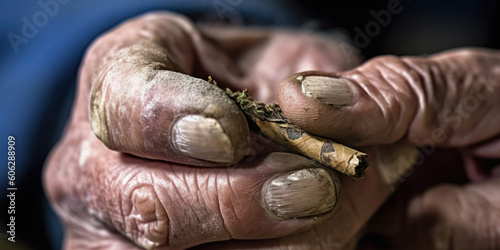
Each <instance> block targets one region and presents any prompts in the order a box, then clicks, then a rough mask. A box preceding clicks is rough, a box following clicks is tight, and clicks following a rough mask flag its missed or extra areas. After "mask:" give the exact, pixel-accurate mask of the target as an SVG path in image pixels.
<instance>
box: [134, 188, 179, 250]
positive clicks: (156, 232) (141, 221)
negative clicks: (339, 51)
mask: <svg viewBox="0 0 500 250" xmlns="http://www.w3.org/2000/svg"><path fill="white" fill-rule="evenodd" d="M130 201H131V204H132V206H131V209H130V211H128V212H127V214H125V215H124V221H125V226H126V235H127V236H128V237H130V238H132V239H133V240H134V242H136V243H137V244H138V245H140V246H142V247H144V248H148V249H149V248H156V247H159V246H161V245H163V244H165V243H167V239H168V233H169V218H168V215H167V212H166V211H165V208H164V207H163V205H162V203H161V202H160V199H159V197H158V194H157V192H156V191H155V188H154V186H153V185H137V187H134V188H133V189H132V191H131V193H130Z"/></svg>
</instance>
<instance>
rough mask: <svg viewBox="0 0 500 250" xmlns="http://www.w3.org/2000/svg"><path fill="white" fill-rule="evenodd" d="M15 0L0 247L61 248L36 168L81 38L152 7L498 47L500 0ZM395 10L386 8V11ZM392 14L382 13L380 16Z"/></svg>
mask: <svg viewBox="0 0 500 250" xmlns="http://www.w3.org/2000/svg"><path fill="white" fill-rule="evenodd" d="M329 4H330V5H325V1H319V0H297V1H284V0H282V1H264V0H206V1H194V0H180V1H177V0H170V1H166V0H164V1H160V0H141V1H133V0H120V1H118V0H109V1H97V0H86V1H81V0H17V1H3V2H2V4H1V8H0V35H1V36H0V115H1V116H0V117H1V119H2V120H1V124H0V144H2V145H3V146H1V150H2V151H1V155H3V157H2V160H1V161H2V164H1V166H2V167H1V168H0V225H1V226H0V249H60V248H61V240H62V237H63V230H62V226H61V224H60V222H59V220H58V219H57V217H56V216H55V214H54V212H53V211H52V209H51V208H50V206H49V204H48V202H47V200H46V198H45V196H44V192H43V188H42V183H41V173H42V169H43V164H44V161H45V158H46V157H47V154H48V153H49V152H50V150H51V148H52V147H53V146H54V145H55V143H57V141H58V140H59V138H60V136H61V133H62V131H63V129H64V126H65V123H66V121H67V119H68V117H69V115H70V111H71V106H72V102H73V98H74V90H75V85H76V79H77V73H78V66H79V64H80V61H81V60H82V57H83V55H84V52H85V49H86V48H87V47H88V45H89V44H90V43H91V42H92V41H93V40H94V39H95V38H96V37H97V36H99V35H100V34H102V33H103V32H105V31H106V30H108V29H110V28H112V27H113V26H115V25H116V24H118V23H120V22H122V21H123V20H126V19H128V18H130V17H133V16H136V15H138V14H141V13H144V12H147V11H151V10H170V11H173V12H178V13H182V14H185V15H187V16H189V17H190V18H191V19H192V20H194V21H195V22H199V23H202V22H203V23H207V22H209V23H229V24H232V25H252V26H275V27H277V28H280V27H281V28H285V27H286V28H294V29H303V30H307V31H308V32H311V33H328V34H331V35H332V36H335V37H337V38H338V39H344V40H345V41H346V42H349V43H351V44H353V45H354V46H355V47H357V50H356V51H354V52H355V53H361V54H363V55H364V56H365V58H367V59H369V58H371V57H374V56H377V55H381V54H395V55H427V54H432V53H436V52H440V51H442V50H447V49H452V48H456V47H463V46H478V47H489V48H499V46H500V33H499V32H495V31H497V30H499V28H500V19H499V18H500V15H498V14H497V13H499V12H498V11H499V7H500V6H499V3H498V1H493V0H481V1H473V0H468V1H464V0H462V1H460V0H456V1H451V0H444V1H439V3H438V2H436V1H430V0H401V1H396V0H387V1H352V0H349V1H329ZM388 10H393V12H392V13H391V12H388ZM387 13H390V15H389V17H388V16H387V15H386V14H387ZM8 136H14V137H15V138H16V180H15V185H16V187H17V188H18V190H17V192H16V215H15V216H16V238H15V239H16V244H10V243H9V242H8V241H7V236H8V235H7V233H6V232H7V231H8V230H7V227H6V224H7V223H8V219H9V216H10V215H9V214H8V213H7V210H8V209H7V208H8V206H9V205H8V200H7V196H6V195H7V190H6V188H7V184H8V183H7V182H8V179H7V172H8V169H7V137H8Z"/></svg>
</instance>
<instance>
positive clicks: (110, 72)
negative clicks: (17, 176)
mask: <svg viewBox="0 0 500 250" xmlns="http://www.w3.org/2000/svg"><path fill="white" fill-rule="evenodd" d="M150 52H151V53H150ZM148 53H149V54H148ZM143 55H145V56H143ZM155 56H157V57H155ZM346 56H347V57H346ZM158 58H160V59H158ZM499 58H500V55H498V52H494V51H481V50H464V51H458V52H451V53H449V54H442V55H437V56H434V57H432V59H419V58H415V59H411V58H410V59H408V58H406V59H400V58H397V57H382V58H378V59H375V60H372V61H370V62H368V63H366V64H364V65H362V66H361V67H358V68H356V69H354V70H353V71H347V72H346V73H338V74H334V76H337V77H345V78H347V79H349V80H351V81H352V82H353V83H354V86H355V87H356V88H358V93H359V96H358V97H357V100H356V103H355V104H353V105H351V106H348V107H342V108H337V107H331V106H328V105H324V104H322V103H319V102H317V101H315V100H312V99H308V98H307V97H305V96H304V95H303V94H301V93H300V86H297V83H296V82H294V80H293V79H294V78H293V76H292V77H291V78H288V79H287V80H286V81H284V82H283V84H281V87H280V85H279V83H280V82H282V81H283V79H285V78H287V76H290V75H292V74H294V73H297V72H301V71H305V70H312V69H314V70H318V71H323V72H344V71H346V70H348V69H351V68H353V67H355V66H356V65H357V64H359V63H360V59H359V58H357V57H355V56H353V55H352V54H345V53H343V51H342V49H341V47H340V46H339V43H338V42H337V41H335V40H332V39H329V38H326V37H321V36H318V35H311V34H305V33H300V32H297V31H276V30H263V29H251V28H246V29H242V28H230V27H220V28H213V27H196V26H194V25H193V24H192V23H191V22H190V21H189V20H187V19H185V18H184V17H182V16H179V15H177V14H174V13H166V12H159V13H150V14H147V15H144V16H141V17H138V18H136V19H133V20H130V21H127V22H125V23H124V24H122V25H120V26H119V27H117V28H116V29H114V30H112V31H110V32H109V33H107V34H105V35H104V36H102V37H101V38H99V39H98V40H97V41H96V42H95V43H94V44H93V45H92V46H91V48H90V49H89V51H88V52H87V55H86V57H85V59H84V61H83V64H82V68H81V72H80V79H79V86H78V95H77V99H76V101H75V107H74V111H73V115H72V118H71V120H70V122H69V124H68V127H67V130H66V133H65V135H64V137H63V139H62V140H61V142H60V143H59V145H58V146H57V147H56V149H55V150H54V151H53V152H52V154H51V156H50V158H49V160H48V162H47V166H46V169H45V173H44V183H45V189H46V192H47V194H48V196H49V198H50V200H51V203H52V205H53V207H54V208H55V210H56V211H57V213H58V214H59V216H60V217H61V218H62V220H63V222H64V225H65V232H66V235H65V242H64V246H65V248H66V249H88V248H91V249H109V248H115V249H135V248H137V247H143V248H152V247H154V246H156V247H157V248H160V249H183V248H189V247H196V246H198V247H200V248H208V249H210V248H213V247H216V248H221V249H223V248H236V247H238V248H248V249H255V248H268V249H269V248H273V249H274V248H275V249H310V248H318V249H340V248H346V247H354V246H355V241H356V239H357V236H358V235H359V234H358V232H360V229H362V228H363V226H364V225H365V224H366V223H367V221H368V220H369V218H370V217H371V216H372V215H373V214H374V213H375V211H376V210H377V209H378V208H379V207H380V206H381V205H382V203H383V202H384V201H385V200H386V199H387V198H388V197H389V195H390V194H391V186H390V185H389V184H388V183H386V181H385V180H384V178H383V176H382V174H381V171H380V170H381V169H382V168H384V166H381V165H379V164H378V162H379V161H378V159H377V158H378V156H377V155H378V154H377V152H378V150H379V148H381V147H379V146H377V145H378V144H387V143H396V142H398V141H406V142H410V143H418V142H419V141H418V140H423V139H426V138H429V136H430V135H429V133H432V131H433V128H440V127H441V125H443V123H440V121H439V120H438V119H437V118H436V117H439V114H438V113H437V112H441V111H446V110H447V109H449V108H450V107H453V105H456V104H457V103H459V102H460V100H462V99H463V98H464V95H466V94H467V93H471V92H474V90H475V88H476V87H477V86H479V85H475V84H474V82H475V79H477V78H474V77H473V76H480V75H486V76H487V77H489V78H487V79H490V80H489V81H488V82H495V80H496V79H499V78H496V74H495V72H496V71H494V70H492V66H494V65H498V64H499V62H500V59H499ZM426 60H432V63H435V64H430V63H428V61H426ZM151 65H156V66H151ZM158 65H160V66H158ZM429 65H430V66H429ZM150 66H151V67H150ZM453 67H456V68H453ZM464 69H468V70H471V72H474V74H472V76H471V77H469V75H471V74H468V73H470V72H467V71H465V70H464ZM173 71H175V72H180V73H184V74H187V75H190V76H193V77H196V78H201V79H206V77H207V76H208V75H211V76H212V77H213V78H214V79H216V80H217V82H218V83H219V87H230V88H232V89H243V88H248V89H249V90H250V92H251V93H252V95H254V97H256V98H257V99H258V100H261V101H264V102H268V103H271V102H276V101H279V103H280V105H281V106H282V108H283V111H284V112H285V115H287V117H289V118H290V119H291V120H292V121H294V122H295V123H296V124H298V125H300V126H302V127H303V128H305V129H306V130H308V131H310V132H312V133H315V134H319V135H322V136H325V137H328V138H332V139H335V140H339V141H341V142H344V143H348V144H349V145H352V146H363V147H364V148H363V150H364V151H366V152H367V153H368V154H370V156H371V157H370V168H368V169H367V173H366V176H365V178H363V179H362V180H359V181H355V180H352V179H350V178H349V177H344V176H340V179H341V182H342V197H343V199H342V201H341V203H340V204H339V206H338V209H337V210H335V211H333V212H328V213H325V214H321V215H317V216H313V217H306V218H298V219H292V220H276V219H275V218H272V217H270V216H269V215H268V214H267V212H266V210H265V209H264V208H263V206H262V197H261V189H262V186H263V185H264V183H265V182H266V181H267V180H268V179H269V178H271V177H273V176H276V175H278V174H280V173H287V172H290V171H292V170H297V169H304V168H319V167H320V166H318V165H317V164H315V163H313V162H311V161H310V160H308V159H305V158H303V157H301V156H296V155H291V154H288V153H276V152H274V153H273V152H272V151H276V149H278V147H277V146H276V145H274V144H272V143H270V142H264V141H263V140H258V139H255V138H254V139H252V140H251V142H252V143H251V145H247V144H245V143H244V141H245V138H239V136H241V131H244V129H245V128H246V129H247V128H248V127H247V125H246V123H245V121H244V119H242V115H241V114H239V113H238V111H236V110H237V109H234V110H235V111H234V112H233V111H231V112H227V113H228V114H227V115H226V113H224V112H221V111H217V110H215V111H214V110H211V109H210V110H208V111H207V110H206V109H203V107H202V106H203V105H205V106H206V104H203V105H201V104H199V102H193V103H194V104H193V105H191V106H190V105H189V102H186V104H183V105H182V106H176V105H173V104H172V103H173V102H175V100H176V98H179V101H180V102H182V101H185V99H187V100H189V98H193V100H195V99H201V98H205V99H207V98H210V99H209V100H208V101H207V102H209V104H214V105H213V106H217V104H218V103H222V102H224V100H223V98H225V97H224V96H213V97H207V96H204V95H203V93H204V92H203V91H204V90H203V88H207V89H206V91H205V92H210V91H212V90H211V89H212V88H215V86H213V85H193V86H183V85H182V83H178V82H172V83H169V82H167V83H166V84H165V86H175V88H176V89H181V90H182V89H199V88H201V90H200V92H196V91H195V93H194V94H192V96H189V95H190V94H189V92H188V94H186V95H185V96H180V97H176V95H174V94H173V93H171V92H169V91H168V90H169V89H168V87H167V89H163V90H162V89H160V90H159V91H158V94H155V95H156V96H152V98H158V100H159V101H158V102H157V103H156V104H158V110H163V111H164V112H162V113H159V115H158V117H159V118H158V117H155V118H154V119H157V120H153V121H156V123H154V122H153V123H151V124H149V125H150V126H149V127H148V129H152V131H153V132H152V134H151V135H155V134H154V132H156V131H158V132H160V131H161V132H162V133H163V132H165V131H166V132H165V133H167V134H168V133H169V132H170V129H171V126H172V123H173V121H175V119H176V117H177V116H179V115H185V114H193V113H194V114H200V113H201V114H205V113H204V112H213V113H210V114H216V115H214V117H215V118H217V120H218V121H219V122H220V124H221V125H222V126H224V128H225V130H226V131H228V133H229V134H230V137H231V139H232V140H233V142H234V144H236V145H237V144H238V143H239V142H242V145H243V146H241V147H240V148H239V149H238V150H239V151H237V152H236V154H235V157H234V161H233V162H230V163H226V164H221V163H213V162H207V161H202V160H197V159H194V158H191V157H187V156H182V155H177V154H176V153H175V151H173V150H165V151H163V152H158V151H152V149H151V148H148V147H144V144H141V143H143V142H142V141H141V140H149V138H146V139H144V138H140V137H137V136H136V135H138V134H136V133H134V131H132V132H131V133H130V134H125V135H113V136H119V137H120V138H122V137H123V138H125V139H128V138H130V140H125V141H126V142H127V145H125V146H124V147H123V149H120V150H121V151H122V152H118V151H112V150H110V149H108V148H107V147H106V146H105V145H104V144H103V142H102V141H100V140H99V139H98V138H97V137H96V136H95V135H94V133H93V131H92V130H91V125H90V121H89V116H90V115H91V114H89V106H90V104H89V100H90V99H91V88H92V86H93V85H95V84H100V82H101V81H112V82H116V83H120V82H123V83H124V84H125V85H126V83H128V81H129V79H130V78H132V77H136V76H137V77H138V78H141V79H144V81H153V82H162V81H165V79H170V78H169V74H171V73H169V72H173ZM318 74H322V75H328V74H330V73H328V74H327V73H318ZM332 74H333V73H332ZM96 79H97V80H96ZM436 82H442V83H443V85H439V84H437V83H436ZM497 82H500V81H497ZM458 83H461V84H458ZM118 86H119V85H118ZM162 86H163V85H162ZM454 86H457V87H454ZM481 86H483V85H481ZM498 90H499V89H498V85H494V84H493V85H492V88H488V91H489V92H488V93H490V96H488V98H487V99H485V100H482V102H481V105H482V106H481V108H480V109H477V110H479V112H474V113H472V114H471V115H472V116H473V118H472V119H462V120H461V124H460V126H458V125H457V127H458V128H457V129H453V126H452V125H454V123H452V124H451V125H449V126H448V127H445V128H446V129H447V130H446V133H447V134H451V135H452V136H450V137H447V139H446V141H444V142H439V143H437V144H438V146H444V147H460V148H466V152H467V153H464V154H468V155H473V156H480V157H486V158H495V159H498V158H499V156H500V155H499V154H498V152H500V148H499V145H500V143H499V142H498V139H497V140H496V141H495V140H491V139H492V138H495V137H498V134H499V131H500V130H499V128H498V126H495V125H496V124H498V122H499V117H498V116H495V115H494V114H496V113H498V111H500V110H499V109H500V108H499V106H500V105H494V104H496V103H498V100H499V97H500V94H499V91H498ZM210 93H211V92H210ZM437 95H439V96H440V98H435V97H434V96H437ZM130 96H133V95H130ZM276 97H278V99H276ZM441 97H442V98H441ZM181 98H182V99H184V100H182V101H181ZM221 98H222V99H221ZM125 100H129V99H125ZM415 100H418V102H416V101H415ZM374 103H375V104H374ZM134 104H137V103H136V101H134V99H133V98H132V101H129V102H124V104H123V105H124V106H125V107H127V108H130V110H131V111H130V112H128V113H129V114H130V115H131V117H134V115H136V113H135V112H140V111H137V110H138V109H136V108H135V107H133V105H134ZM197 105H199V106H197ZM224 105H228V104H224ZM208 106H210V105H208ZM228 108H229V109H232V107H229V106H228ZM304 108H305V109H304ZM312 116H314V117H321V118H322V119H320V122H317V121H314V122H312V123H308V121H309V120H310V118H311V117H312ZM137 117H140V115H139V114H137ZM151 118H153V117H151ZM486 118H488V119H486ZM116 119H117V120H116V123H117V124H122V123H123V122H128V123H127V124H129V125H127V126H125V127H130V126H132V127H133V128H135V127H134V126H139V125H137V124H136V123H134V121H133V120H132V121H131V120H128V121H126V119H123V121H121V120H120V119H122V118H119V117H117V118H116ZM455 122H457V121H455ZM478 124H479V125H478ZM144 129H145V128H142V127H138V129H137V130H141V131H143V130H144ZM241 129H243V130H241ZM231 131H235V132H231ZM238 131H240V132H238ZM332 131H333V132H332ZM391 131H395V132H394V133H389V132H391ZM152 137H154V136H152ZM151 140H154V139H151ZM486 141H489V142H490V143H489V144H488V143H485V142H486ZM155 142H156V141H155ZM162 143H163V142H162ZM166 145H167V146H166V147H167V149H168V147H169V146H168V143H167V144H166ZM245 145H246V146H245ZM468 146H474V147H468ZM134 147H137V148H138V150H137V148H135V151H134ZM247 147H249V148H250V149H249V150H248V152H252V153H254V154H258V156H257V157H255V156H245V157H244V155H245V153H242V152H246V151H247V150H246V149H247ZM130 148H132V149H130ZM123 152H125V153H123ZM134 152H140V154H137V153H134ZM126 153H131V154H135V155H131V154H126ZM136 155H139V156H141V157H138V156H136ZM242 157H244V158H242ZM146 158H151V159H159V160H149V159H146ZM466 159H469V160H470V159H472V157H469V158H467V157H466ZM238 162H239V163H238ZM234 163H238V164H234ZM228 165H232V166H230V167H226V166H228ZM469 165H474V162H473V160H470V161H469ZM382 172H383V171H382ZM481 179H482V182H478V183H474V184H470V185H467V186H464V187H458V186H444V187H435V188H432V189H429V190H426V191H425V192H424V193H423V194H420V195H416V196H408V197H404V198H405V199H404V200H405V204H410V206H408V207H409V208H408V210H405V209H406V207H405V208H404V209H399V208H397V209H396V208H394V207H392V206H388V207H387V208H384V211H392V210H394V209H396V210H395V211H397V212H398V213H401V214H402V215H401V216H399V217H398V218H403V219H400V220H399V221H398V222H397V223H396V222H395V224H397V225H400V227H401V228H405V226H407V225H409V224H405V223H406V222H407V221H411V222H413V221H418V218H420V217H422V216H423V215H425V214H427V213H429V211H431V212H433V214H434V213H435V214H436V217H435V220H434V221H432V222H433V223H426V224H425V225H422V226H420V227H418V228H417V227H415V228H417V229H418V230H419V234H418V236H419V237H416V239H415V240H421V241H420V244H422V245H423V246H425V247H428V248H432V247H435V248H436V249H444V248H446V249H447V248H453V247H455V248H457V247H458V246H460V247H462V246H478V244H483V245H480V246H485V247H484V248H485V249H489V248H492V246H493V247H494V246H498V245H495V244H497V243H498V239H499V237H497V236H498V233H499V231H498V228H497V227H495V225H497V224H498V223H499V221H498V218H497V217H496V216H495V215H498V214H500V211H499V209H498V206H497V205H495V204H499V203H498V202H499V201H500V195H498V194H497V193H498V192H495V191H494V188H495V187H498V185H500V184H499V182H498V181H496V179H495V178H494V177H491V176H487V177H484V176H483V177H482V178H481ZM311 195H313V194H311ZM443 197H445V198H446V199H443ZM384 211H381V213H380V215H377V216H378V217H380V216H382V217H383V216H384V214H383V212H384ZM478 211H482V212H478ZM389 214H390V213H389ZM455 214H460V215H461V216H455ZM478 215H484V216H486V215H491V216H490V217H489V218H483V217H480V218H479V217H477V216H478ZM386 217H387V218H385V217H383V218H385V219H383V220H382V221H383V222H382V224H383V223H386V221H391V220H392V219H393V218H395V217H396V216H394V217H391V216H386ZM374 223H377V222H376V220H374ZM378 224H379V225H380V224H381V223H380V222H379V223H378ZM374 228H375V231H376V232H377V233H379V234H382V235H385V236H387V237H389V239H396V240H394V245H393V246H395V247H398V246H401V245H398V244H404V243H406V244H408V243H409V242H410V240H413V239H411V237H407V236H406V235H408V230H406V231H405V230H394V231H391V232H389V233H387V232H385V231H384V229H383V227H382V229H379V228H377V227H374ZM409 231H411V230H409ZM485 235H486V236H485ZM479 236H481V237H482V238H481V237H479ZM404 237H406V238H405V239H407V238H409V239H407V240H406V242H404V241H403V242H402V241H400V240H399V239H402V238H404ZM485 237H486V239H485ZM450 239H451V240H450ZM248 240H251V241H248ZM455 241H456V242H455ZM467 244H471V245H467ZM409 245H410V246H421V245H415V244H413V245H411V244H409ZM405 246H406V245H405ZM488 247H489V248H488Z"/></svg>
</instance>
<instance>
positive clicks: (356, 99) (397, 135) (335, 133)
mask: <svg viewBox="0 0 500 250" xmlns="http://www.w3.org/2000/svg"><path fill="white" fill-rule="evenodd" d="M499 83H500V52H498V51H493V50H485V49H481V50H480V49H461V50H455V51H449V52H445V53H441V54H437V55H433V56H430V57H395V56H381V57H378V58H375V59H372V60H370V61H368V62H366V63H365V64H363V65H361V66H359V67H358V68H356V69H353V70H351V71H348V72H341V73H324V72H314V71H312V72H302V73H298V74H295V75H292V76H290V77H289V78H287V79H286V80H285V81H284V82H283V83H282V84H281V87H280V92H279V97H278V98H279V104H280V106H281V108H282V110H283V112H284V114H285V115H286V116H287V117H288V118H289V119H290V120H291V121H292V122H294V123H295V124H297V125H299V126H301V127H302V128H304V129H305V130H307V131H309V132H311V133H314V134H317V135H320V136H323V137H328V138H332V139H335V140H337V141H339V142H342V143H346V144H349V145H352V146H366V145H370V144H389V143H393V142H395V141H398V140H400V139H406V140H408V141H409V142H411V143H415V144H427V143H433V145H439V146H457V147H458V146H466V145H471V144H474V143H478V142H481V141H484V140H486V139H490V138H493V137H494V136H496V135H498V133H499V132H500V127H499V126H498V124H499V122H500V117H499V116H497V115H495V114H497V113H498V112H499V111H500V105H498V104H499V102H500V101H499V100H500V91H499V87H500V85H499Z"/></svg>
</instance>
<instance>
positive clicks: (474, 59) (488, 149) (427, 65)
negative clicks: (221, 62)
mask: <svg viewBox="0 0 500 250" xmlns="http://www.w3.org/2000/svg"><path fill="white" fill-rule="evenodd" d="M299 75H300V76H302V78H299V79H302V81H299V80H297V77H298V76H299ZM279 103H280V106H281V108H282V109H283V112H284V113H285V115H286V116H287V117H288V118H289V119H290V120H291V121H292V122H294V123H295V124H298V125H300V126H301V127H302V128H304V129H305V130H307V131H309V132H311V133H315V134H318V135H321V136H323V137H328V138H332V139H335V140H337V141H340V142H343V143H346V144H348V145H353V146H369V145H380V144H391V143H395V142H398V141H404V142H408V143H412V144H415V145H420V148H419V149H415V150H414V151H413V152H411V153H409V155H408V156H409V158H408V157H406V156H401V157H398V162H401V163H403V162H405V161H409V160H414V161H415V162H416V164H417V165H422V164H423V163H425V165H427V166H424V165H422V168H424V169H425V168H427V169H428V168H429V167H433V170H428V171H427V173H428V174H429V175H433V176H429V175H427V176H422V175H420V177H423V178H420V179H415V178H413V181H416V182H417V183H418V182H420V183H422V184H423V183H424V182H428V179H429V178H438V179H441V180H445V179H446V178H447V176H450V175H454V174H456V173H459V172H460V171H461V165H460V164H459V163H458V164H457V165H451V166H447V165H446V164H456V163H454V162H453V158H452V157H447V158H444V159H440V158H439V157H438V156H439V155H440V154H439V150H436V148H455V149H458V150H460V152H461V157H462V158H463V164H464V165H465V169H466V171H467V174H468V176H469V178H470V180H472V181H474V182H473V183H469V184H465V185H451V184H441V185H438V186H434V187H431V188H428V189H426V190H424V191H423V192H422V193H421V194H418V193H417V194H415V193H414V192H413V194H409V193H408V192H399V193H398V194H397V196H396V197H394V199H392V202H390V203H389V204H387V205H386V206H385V207H384V208H383V209H382V210H381V212H380V213H379V214H378V215H377V216H376V217H375V218H374V219H373V221H372V223H371V229H370V230H371V231H372V232H374V233H377V234H379V235H381V236H383V237H385V239H386V240H387V242H386V244H387V245H386V246H385V247H384V249H387V247H393V248H395V249H496V248H498V246H499V245H500V237H499V235H500V229H499V227H498V225H499V224H500V219H499V218H500V207H499V206H498V204H500V192H499V191H498V190H500V189H499V188H500V165H498V164H499V161H498V159H500V137H499V135H500V126H499V124H500V116H499V115H498V114H500V52H499V51H494V50H487V49H460V50H454V51H448V52H444V53H441V54H437V55H433V56H430V57H394V56H383V57H378V58H375V59H373V60H370V61H368V62H366V63H365V64H363V65H361V66H359V67H357V68H356V69H353V70H350V71H347V72H341V73H323V72H304V73H299V74H296V75H293V76H292V77H290V78H288V80H287V81H285V82H284V84H283V85H282V86H281V90H280V94H279ZM329 104H330V105H329ZM313 120H314V122H311V121H313ZM434 154H436V155H434ZM441 156H442V155H441ZM448 156H449V154H448ZM444 169H446V171H444ZM450 169H451V170H450ZM418 171H419V166H417V169H416V172H418ZM439 174H441V175H439ZM420 186H422V185H420Z"/></svg>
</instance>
